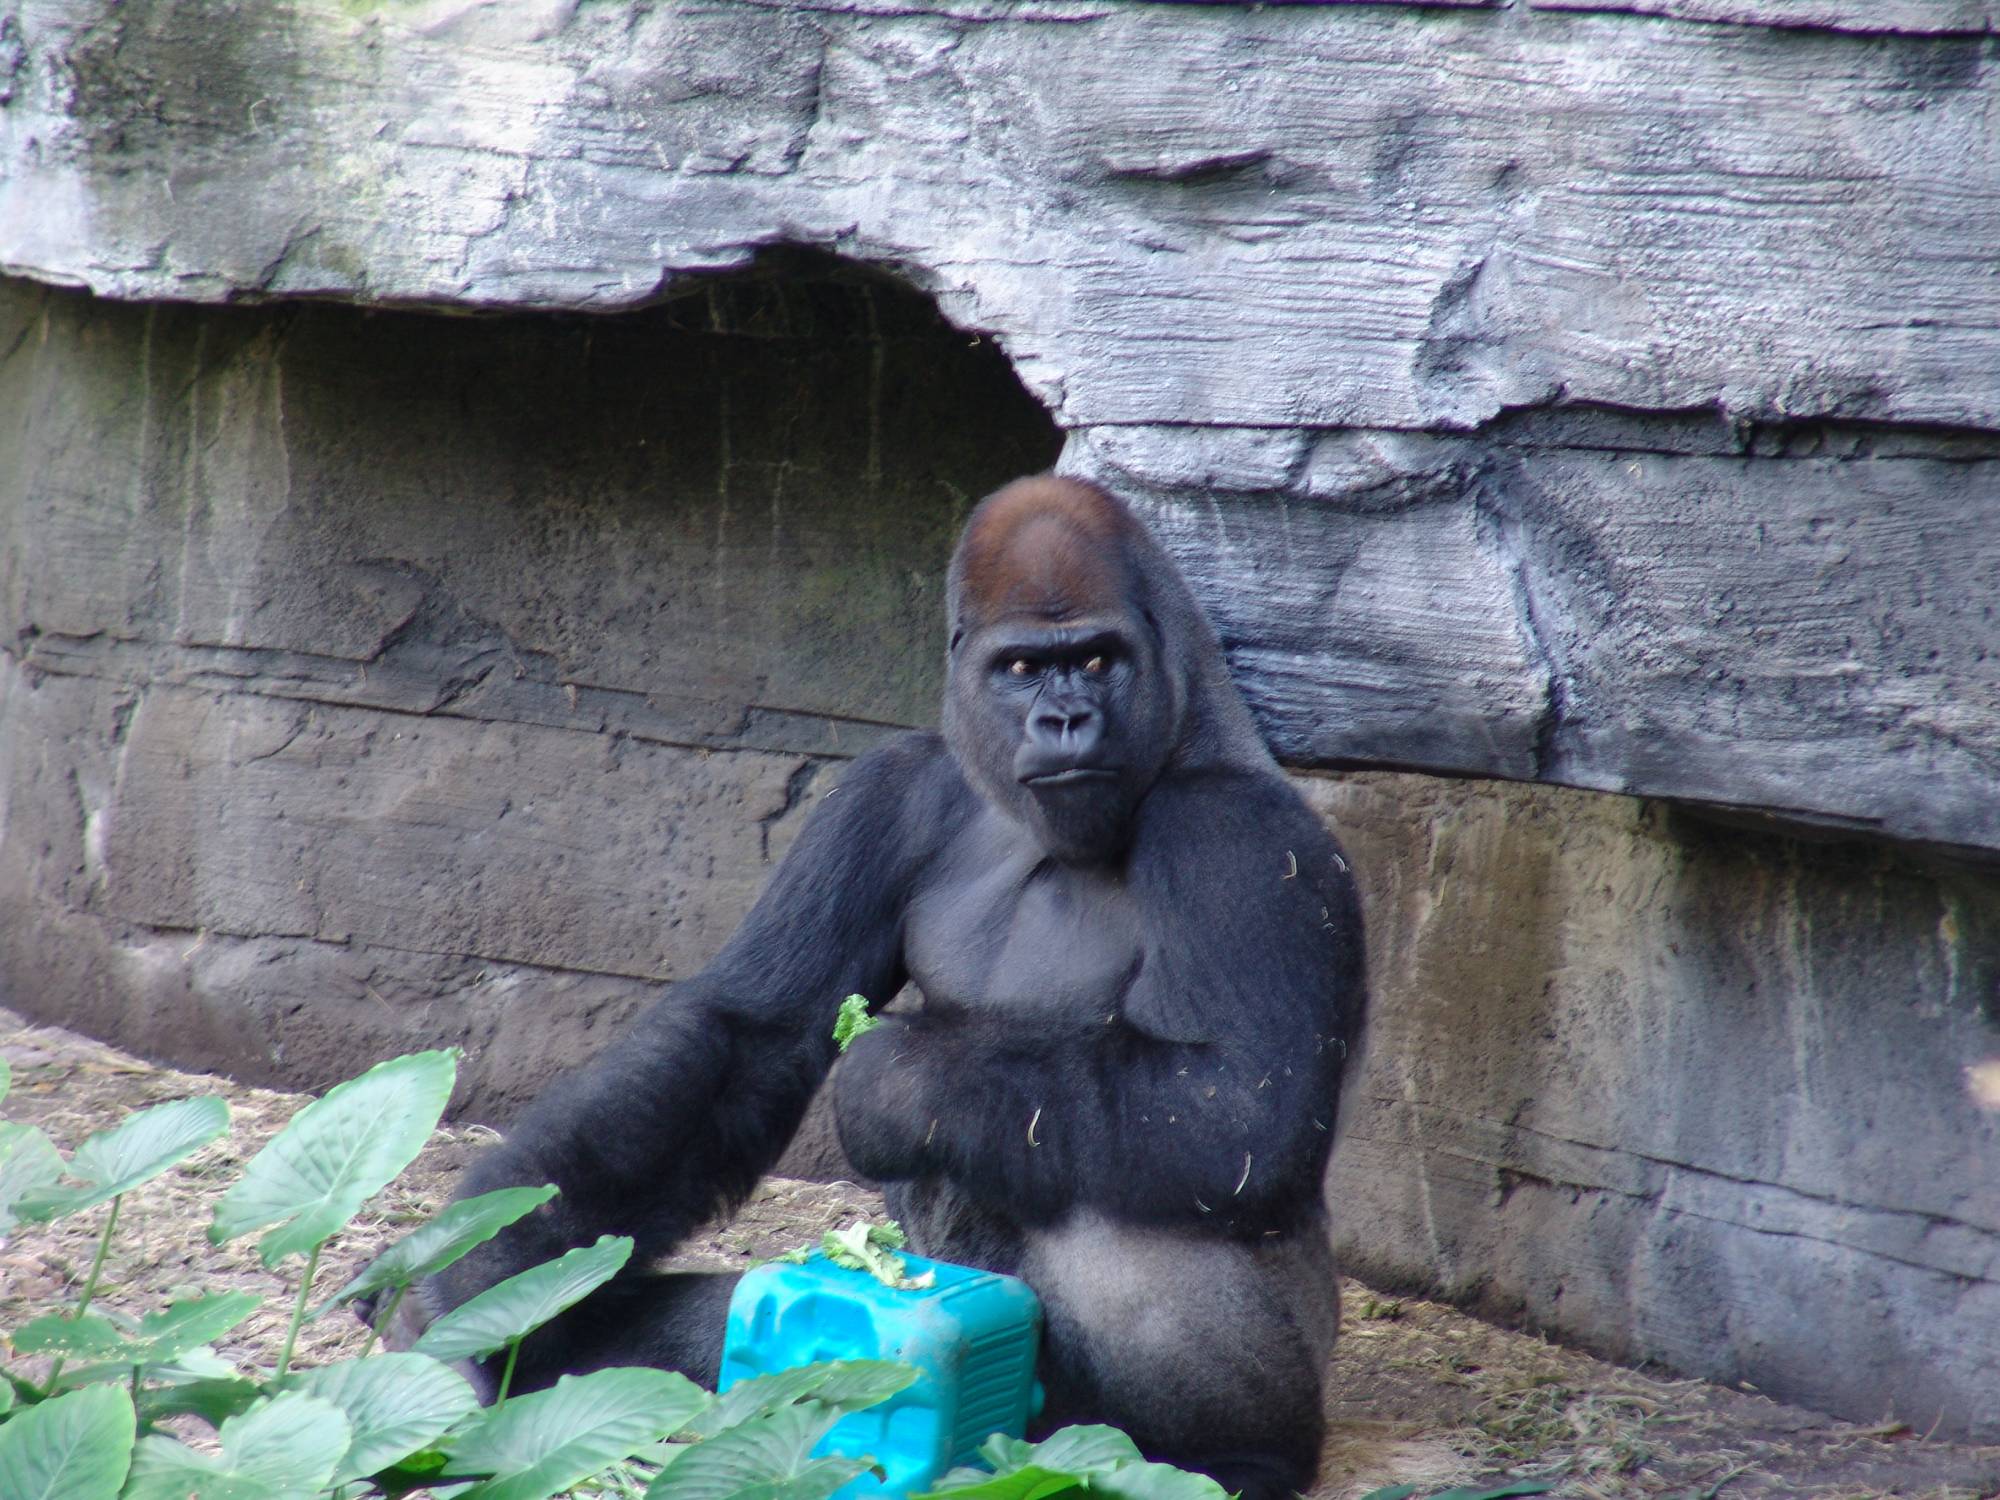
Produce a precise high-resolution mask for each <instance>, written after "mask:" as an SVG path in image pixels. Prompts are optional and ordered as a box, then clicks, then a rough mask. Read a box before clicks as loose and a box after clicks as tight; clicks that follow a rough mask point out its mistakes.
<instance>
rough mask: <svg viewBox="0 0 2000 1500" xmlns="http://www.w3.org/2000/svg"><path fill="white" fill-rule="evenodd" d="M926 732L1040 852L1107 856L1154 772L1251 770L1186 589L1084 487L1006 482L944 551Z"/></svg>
mask: <svg viewBox="0 0 2000 1500" xmlns="http://www.w3.org/2000/svg"><path fill="white" fill-rule="evenodd" d="M946 608H947V611H948V615H949V618H950V623H951V647H950V651H949V654H948V657H947V668H948V671H949V674H950V680H949V684H948V686H947V688H946V690H945V700H944V732H945V738H946V740H947V741H948V742H949V743H950V745H951V749H952V753H953V754H954V755H955V756H957V758H958V762H959V764H960V766H961V767H963V768H964V770H965V773H966V775H967V777H968V778H969V779H970V780H971V782H972V784H973V785H974V786H975V787H976V788H977V789H978V790H979V791H980V793H981V794H982V795H983V796H985V797H986V799H987V800H988V801H989V802H991V803H992V804H993V805H994V806H996V807H998V808H999V809H1000V810H1001V811H1003V812H1005V813H1007V814H1008V815H1009V816H1011V817H1013V818H1015V819H1016V820H1018V821H1019V822H1022V823H1024V824H1026V825H1027V826H1028V828H1029V829H1031V830H1032V831H1033V832H1034V834H1035V836H1036V838H1037V839H1038V840H1039V841H1040V842H1041V844H1042V846H1043V847H1044V848H1045V849H1047V850H1048V851H1049V852H1050V853H1051V854H1053V855H1055V856H1056V857H1058V858H1060V859H1064V860H1070V861H1075V862H1087V861H1097V860H1106V859H1112V858H1115V857H1116V856H1117V855H1118V854H1119V853H1121V852H1122V851H1123V849H1124V847H1125V844H1126V842H1127V840H1128V838H1129V835H1130V831H1131V827H1132V821H1133V815H1134V814H1135V812H1136V811H1137V809H1138V807H1139V805H1140V803H1141V802H1142V801H1143V800H1144V799H1145V796H1146V794H1147V792H1148V791H1150V790H1151V789H1152V787H1153V785H1154V783H1155V782H1156V781H1158V780H1159V778H1160V776H1161V774H1162V773H1163V772H1165V771H1166V770H1168V769H1169V768H1170V767H1171V768H1174V769H1179V770H1194V769H1198V768H1200V767H1202V766H1204V765H1221V764H1237V765H1245V764H1251V763H1259V764H1266V765H1268V764H1269V757H1268V755H1267V753H1266V752H1265V750H1264V747H1263V744H1262V742H1261V741H1260V740H1259V739H1258V737H1257V733H1256V730H1255V728H1254V727H1253V726H1252V724H1251V722H1250V718H1249V715H1248V713H1247V712H1246V711H1245V710H1244V707H1243V703H1242V700H1241V699H1240V698H1239V697H1238V696H1237V693H1236V690H1235V688H1234V687H1233V686H1232V685H1231V684H1230V681H1229V677H1228V673H1227V671H1226V670H1225V669H1224V667H1223V664H1222V657H1221V653H1220V652H1219V651H1218V650H1217V649H1216V645H1215V639H1214V637H1213V635H1212V634H1211V633H1210V631H1209V628H1208V623H1207V621H1206V620H1204V619H1203V618H1202V615H1201V611H1200V609H1199V607H1198V606H1197V605H1196V604H1195V602H1194V599H1193V596H1192V595H1191V594H1189V592H1188V588H1187V585H1186V583H1185V582H1184V581H1183V580H1182V578H1181V576H1180V572H1179V570H1178V569H1176V568H1175V567H1174V565H1173V563H1172V561H1171V560H1170V559H1169V558H1168V557H1167V555H1166V554H1165V553H1164V552H1162V551H1161V550H1160V547H1159V544H1158V543H1156V542H1155V541H1154V540H1153V539H1152V537H1151V536H1149V535H1148V534H1147V532H1146V530H1145V528H1144V527H1143V526H1141V525H1140V524H1139V522H1138V520H1137V519H1136V518H1134V516H1133V515H1132V513H1131V512H1130V511H1128V510H1126V508H1125V507H1124V506H1123V505H1121V504H1119V503H1118V501H1116V500H1114V499H1112V498H1111V496H1110V495H1108V494H1106V493H1105V492H1104V491H1103V490H1100V489H1098V488H1097V487H1096V486H1095V485H1090V484H1085V483H1083V482H1081V481H1079V480H1074V479H1058V478H1055V477H1052V476H1048V475H1042V476H1038V477H1036V478H1032V479H1021V480H1016V481H1015V482H1014V483H1013V484H1010V485H1008V486H1007V487H1006V488H1005V489H1002V490H1000V491H999V492H997V493H996V494H994V495H991V496H989V497H988V498H987V499H986V500H985V501H983V502H982V503H981V504H980V506H979V508H978V509H977V510H975V511H974V512H973V513H972V519H971V520H970V521H968V522H967V523H966V528H965V534H964V536H962V537H961V538H960V539H959V544H958V551H957V553H956V554H955V555H954V556H953V558H952V563H951V580H950V592H949V596H948V600H947V605H946Z"/></svg>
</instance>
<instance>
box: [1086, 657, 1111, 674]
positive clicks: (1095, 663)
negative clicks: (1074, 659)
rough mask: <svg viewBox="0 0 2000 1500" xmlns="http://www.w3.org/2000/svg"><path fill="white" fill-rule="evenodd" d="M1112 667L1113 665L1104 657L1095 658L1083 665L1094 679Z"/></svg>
mask: <svg viewBox="0 0 2000 1500" xmlns="http://www.w3.org/2000/svg"><path fill="white" fill-rule="evenodd" d="M1110 665H1111V664H1110V663H1109V662H1107V661H1106V660H1105V659H1104V658H1103V657H1101V656H1093V657H1091V659H1090V660H1089V661H1087V662H1085V663H1084V664H1083V670H1084V671H1086V672H1088V673H1089V674H1090V675H1091V676H1092V677H1096V676H1099V675H1100V674H1101V673H1102V672H1103V671H1104V669H1105V668H1106V667H1108V666H1110Z"/></svg>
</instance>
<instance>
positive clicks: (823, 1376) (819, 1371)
mask: <svg viewBox="0 0 2000 1500" xmlns="http://www.w3.org/2000/svg"><path fill="white" fill-rule="evenodd" d="M919 1374H920V1372H919V1371H918V1370H917V1368H916V1367H915V1366H914V1365H905V1364H898V1363H896V1362H895V1361H893V1360H883V1359H848V1360H828V1361H825V1362H822V1363H820V1364H813V1365H798V1366H795V1367H794V1368H792V1369H789V1370H779V1371H776V1372H775V1373H773V1374H770V1375H757V1376H753V1377H752V1378H750V1379H748V1380H739V1381H737V1382H736V1384H734V1385H732V1386H731V1387H730V1388H729V1389H728V1390H726V1391H724V1392H723V1393H722V1395H721V1397H720V1398H719V1399H718V1400H717V1401H716V1403H715V1405H714V1406H712V1407H711V1408H709V1410H707V1411H705V1412H702V1413H700V1414H699V1415H698V1416H696V1417H695V1419H694V1420H693V1421H692V1422H690V1423H688V1425H687V1427H686V1429H685V1431H687V1432H688V1433H689V1434H690V1435H692V1436H694V1437H711V1436H713V1435H714V1434H716V1433H718V1432H721V1431H723V1430H724V1429H725V1428H729V1427H734V1426H736V1424H737V1423H739V1422H747V1421H749V1420H750V1419H751V1418H753V1417H761V1416H763V1415H764V1413H766V1412H771V1411H776V1410H777V1409H778V1408H779V1407H781V1406H790V1405H791V1404H792V1403H793V1402H795V1401H802V1400H805V1399H806V1398H807V1397H810V1398H811V1399H813V1400H814V1401H818V1402H821V1403H822V1404H824V1405H827V1406H831V1407H835V1408H837V1409H838V1410H839V1411H841V1412H843V1413H846V1412H850V1411H860V1410H862V1409H863V1408H864V1407H869V1406H874V1405H876V1404H877V1403H879V1402H882V1401H886V1400H888V1399H889V1398H890V1397H891V1396H893V1395H895V1394H896V1392H898V1391H900V1390H904V1389H906V1388H907V1387H909V1386H911V1385H913V1384H915V1383H916V1380H917V1378H918V1375H919Z"/></svg>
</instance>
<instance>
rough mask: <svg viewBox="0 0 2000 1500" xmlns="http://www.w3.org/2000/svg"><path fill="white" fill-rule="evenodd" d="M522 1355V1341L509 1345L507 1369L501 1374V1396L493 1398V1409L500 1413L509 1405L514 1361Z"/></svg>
mask: <svg viewBox="0 0 2000 1500" xmlns="http://www.w3.org/2000/svg"><path fill="white" fill-rule="evenodd" d="M520 1353H521V1341H520V1340H519V1339H512V1340H509V1341H508V1344H507V1368H506V1369H504V1370H502V1371H501V1372H500V1394H499V1395H497V1396H495V1397H494V1398H493V1409H494V1410H495V1411H498V1410H499V1409H500V1408H501V1407H503V1406H505V1405H506V1404H507V1388H508V1387H509V1386H511V1385H512V1384H513V1383H514V1361H515V1359H516V1358H517V1357H518V1356H519V1355H520Z"/></svg>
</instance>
